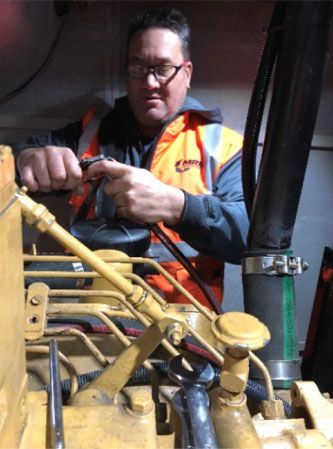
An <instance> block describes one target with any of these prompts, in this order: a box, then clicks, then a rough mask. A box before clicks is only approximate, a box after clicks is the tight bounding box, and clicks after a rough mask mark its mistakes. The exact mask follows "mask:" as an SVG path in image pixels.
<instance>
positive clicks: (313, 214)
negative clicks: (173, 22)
mask: <svg viewBox="0 0 333 449" xmlns="http://www.w3.org/2000/svg"><path fill="white" fill-rule="evenodd" d="M171 5H172V6H176V7H177V8H178V9H180V10H181V11H183V12H184V13H185V14H186V16H187V17H188V19H189V22H190V24H191V26H192V31H193V45H192V52H193V57H192V60H193V63H194V76H193V81H192V87H191V91H190V94H191V95H193V96H196V97H198V98H199V99H200V100H201V101H202V102H203V103H204V104H206V105H207V106H220V107H221V109H222V112H223V116H224V120H225V124H226V125H227V126H230V127H232V128H234V129H236V130H238V131H239V132H241V133H242V132H243V129H244V124H245V120H246V114H247V107H248V102H249V98H250V94H251V87H252V83H253V80H254V76H255V73H256V68H257V64H258V59H259V56H260V53H261V49H262V45H263V43H264V40H265V33H264V32H263V30H264V28H265V27H266V26H267V25H268V23H269V19H270V15H271V12H272V8H273V5H274V3H273V2H269V1H267V2H266V1H265V2H263V1H237V2H234V1H230V2H228V1H218V2H215V1H212V2H209V1H197V2H193V1H177V2H169V1H163V2H152V1H146V2H132V1H129V2H127V1H118V2H113V1H108V2H100V1H96V2H94V1H91V2H87V3H86V5H85V6H84V2H78V3H77V6H75V7H72V9H71V10H70V11H69V13H68V14H65V15H63V16H61V17H58V16H57V15H56V14H55V10H54V3H53V2H52V1H22V2H14V1H2V2H0V61H1V71H0V142H8V141H12V140H20V139H24V138H25V137H27V136H29V135H31V134H32V133H44V132H46V130H48V129H54V128H57V127H60V126H62V125H64V124H66V123H67V122H69V121H73V120H77V119H79V118H81V116H82V114H83V113H84V112H85V110H86V109H87V108H88V107H89V106H90V105H91V104H92V103H93V102H94V101H95V100H96V97H98V98H101V99H103V100H104V101H106V102H108V103H110V104H112V102H113V100H114V98H116V97H117V96H119V95H121V94H123V93H124V71H123V65H124V53H123V51H122V50H123V48H124V43H125V36H126V29H127V23H128V20H129V18H130V17H131V16H132V15H133V14H134V13H135V12H137V11H139V10H142V9H144V8H150V7H154V6H171ZM57 36H58V40H57V42H56V44H55V45H54V50H53V51H52V52H50V49H51V47H52V44H53V43H54V41H55V39H57ZM332 48H333V39H332V36H331V49H332ZM49 53H50V56H49V59H48V62H47V64H46V66H45V67H44V68H43V70H42V71H41V73H39V75H38V76H37V77H36V78H34V79H33V81H32V82H31V83H29V84H28V86H27V87H26V88H25V89H23V90H22V92H21V93H19V94H18V95H16V96H12V97H11V98H8V97H7V95H8V93H10V92H11V91H13V90H15V89H16V88H17V87H18V86H20V85H22V84H24V83H25V82H26V81H27V80H28V79H29V78H30V77H32V76H33V73H34V72H35V71H36V70H37V69H38V67H39V66H40V65H41V63H42V61H43V60H45V58H46V57H47V55H48V54H49ZM332 105H333V63H332V59H331V58H330V59H328V64H327V73H326V78H325V84H324V90H323V94H322V99H321V104H320V110H319V115H318V120H317V125H316V129H315V135H314V138H313V149H312V151H311V155H310V160H309V165H308V170H307V174H306V178H305V184H304V188H303V193H302V198H301V204H300V208H299V212H298V217H297V222H296V226H295V231H294V238H293V249H294V252H295V254H296V255H300V256H303V257H304V258H305V260H307V261H308V262H309V263H310V270H309V271H308V272H307V273H305V274H303V275H302V276H301V277H299V278H296V280H295V284H296V301H297V309H298V322H299V331H298V335H299V341H300V346H302V344H303V343H302V342H304V340H305V336H306V331H307V326H308V320H309V315H310V311H311V306H312V301H313V297H314V292H315V287H316V282H317V276H318V270H319V267H320V262H321V257H322V253H323V249H324V246H325V245H328V246H332V245H333V237H332V222H333V220H332V218H333V199H332V185H333V181H332V179H333V178H332V173H333V106H332ZM263 128H264V127H263ZM263 136H264V129H263V130H262V133H261V138H260V140H261V142H262V140H263ZM42 201H46V203H47V204H48V206H49V208H50V209H51V211H53V212H55V213H57V214H58V215H60V216H61V217H62V218H61V220H62V221H64V217H65V216H66V213H67V212H66V209H65V208H64V207H63V199H59V198H54V197H52V198H48V199H42ZM24 241H25V248H26V249H28V247H29V246H30V244H31V243H32V242H33V241H37V243H38V248H39V250H40V251H43V250H45V249H46V248H48V249H50V250H57V249H58V248H57V247H56V246H54V245H52V244H51V243H50V241H49V240H48V239H47V238H45V237H40V236H38V235H37V234H36V233H35V231H33V230H31V229H28V228H26V227H25V228H24ZM234 308H237V309H241V308H242V290H241V278H240V268H239V267H238V266H231V265H229V266H227V270H226V288H225V309H227V310H230V309H234Z"/></svg>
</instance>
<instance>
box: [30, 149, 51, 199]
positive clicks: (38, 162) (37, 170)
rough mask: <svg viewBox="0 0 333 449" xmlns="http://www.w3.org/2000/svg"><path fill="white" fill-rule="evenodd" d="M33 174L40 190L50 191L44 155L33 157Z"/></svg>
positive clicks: (49, 180)
mask: <svg viewBox="0 0 333 449" xmlns="http://www.w3.org/2000/svg"><path fill="white" fill-rule="evenodd" d="M33 174H34V176H35V179H36V181H37V183H38V185H39V190H40V191H42V192H46V193H48V192H50V191H51V179H50V174H49V169H48V166H47V161H46V157H35V158H34V163H33Z"/></svg>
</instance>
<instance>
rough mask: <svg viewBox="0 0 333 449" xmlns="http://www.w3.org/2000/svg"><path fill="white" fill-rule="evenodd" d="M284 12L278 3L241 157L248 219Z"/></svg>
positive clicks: (247, 124) (283, 3) (263, 53)
mask: <svg viewBox="0 0 333 449" xmlns="http://www.w3.org/2000/svg"><path fill="white" fill-rule="evenodd" d="M284 11H285V2H282V1H278V2H277V3H276V5H275V7H274V10H273V13H272V17H271V21H270V24H269V28H268V31H267V39H266V41H265V44H264V47H263V51H262V54H261V57H260V62H259V66H258V70H257V74H256V78H255V82H254V86H253V91H252V95H251V100H250V104H249V109H248V113H247V118H246V125H245V131H244V143H243V154H242V182H243V193H244V202H245V206H246V210H247V214H248V216H249V218H250V217H251V211H252V206H253V201H254V194H255V186H256V158H257V146H258V139H259V132H260V127H261V122H262V117H263V113H264V109H265V103H266V97H267V91H268V87H269V83H270V80H271V76H272V73H273V69H274V66H275V61H276V56H277V53H278V49H279V45H280V36H281V24H282V21H283V16H284Z"/></svg>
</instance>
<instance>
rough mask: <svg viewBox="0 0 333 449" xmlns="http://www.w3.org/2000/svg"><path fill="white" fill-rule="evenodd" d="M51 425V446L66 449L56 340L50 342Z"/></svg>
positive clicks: (56, 448) (55, 448)
mask: <svg viewBox="0 0 333 449" xmlns="http://www.w3.org/2000/svg"><path fill="white" fill-rule="evenodd" d="M49 404H50V424H51V444H52V447H53V448H54V449H64V448H65V437H64V424H63V418H62V397H61V384H60V370H59V358H58V344H57V340H56V339H55V338H52V340H51V341H50V402H49Z"/></svg>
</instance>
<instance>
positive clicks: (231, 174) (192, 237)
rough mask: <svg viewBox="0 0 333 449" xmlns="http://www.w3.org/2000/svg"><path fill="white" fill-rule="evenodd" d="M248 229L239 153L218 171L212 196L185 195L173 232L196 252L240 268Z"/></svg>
mask: <svg viewBox="0 0 333 449" xmlns="http://www.w3.org/2000/svg"><path fill="white" fill-rule="evenodd" d="M248 225H249V222H248V217H247V213H246V209H245V205H244V201H243V191H242V183H241V154H240V152H239V153H237V154H236V155H235V156H234V157H233V158H232V159H231V160H229V161H228V162H227V164H225V165H224V166H223V167H222V168H221V170H220V171H219V173H218V175H217V177H216V179H215V181H214V184H213V192H212V194H206V195H192V194H189V193H187V192H185V207H184V211H183V215H182V218H181V221H180V223H179V224H178V225H177V226H174V227H173V229H174V230H175V231H176V232H178V233H179V235H180V236H181V238H182V239H183V240H184V241H186V242H187V243H188V244H189V245H191V246H192V247H193V248H195V249H196V250H198V251H200V252H202V253H204V254H207V255H210V256H213V257H216V258H217V259H219V260H223V261H225V262H228V263H233V264H238V263H240V259H241V257H242V253H243V250H244V248H245V244H246V238H247V233H248Z"/></svg>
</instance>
